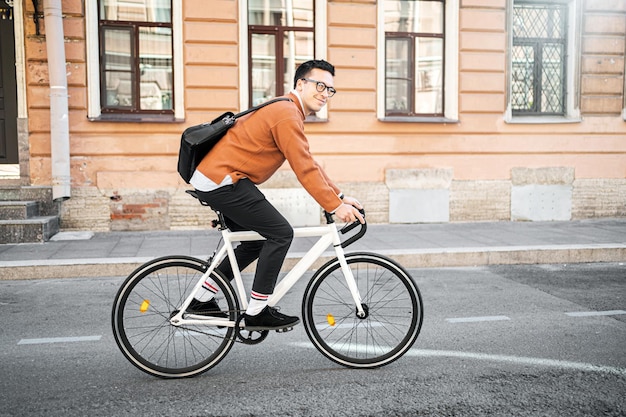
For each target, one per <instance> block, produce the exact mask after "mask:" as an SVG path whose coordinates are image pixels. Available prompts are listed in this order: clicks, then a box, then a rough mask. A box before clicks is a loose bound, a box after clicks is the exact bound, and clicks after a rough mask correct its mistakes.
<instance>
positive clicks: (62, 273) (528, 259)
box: [0, 244, 626, 280]
mask: <svg viewBox="0 0 626 417" xmlns="http://www.w3.org/2000/svg"><path fill="white" fill-rule="evenodd" d="M350 252H351V251H347V253H350ZM369 252H376V253H378V254H380V255H385V256H387V257H389V258H392V259H393V260H395V261H396V262H398V263H399V264H400V265H402V266H404V267H405V268H442V267H461V266H484V265H521V264H556V263H564V264H569V263H592V262H622V261H626V244H594V245H542V246H506V247H488V248H484V247H482V248H439V249H415V250H414V249H405V250H398V249H396V250H376V251H371V250H370V251H369ZM302 255H303V254H302V253H291V254H288V256H287V259H285V263H284V265H283V269H282V271H283V272H286V271H288V270H290V269H291V268H292V267H293V266H294V265H295V264H296V263H297V261H298V260H299V259H300V257H301V256H302ZM205 256H206V255H199V256H196V257H199V258H205ZM333 257H334V253H332V252H327V253H324V254H323V255H322V256H321V257H320V258H319V259H318V260H317V261H316V262H315V263H314V264H313V266H312V267H311V269H316V268H319V267H320V266H321V265H323V264H324V263H325V262H327V261H329V260H330V259H332V258H333ZM154 258H156V257H142V258H91V259H62V260H43V261H42V260H36V261H9V262H3V263H2V265H0V280H26V279H49V278H89V277H105V276H106V277H110V276H120V277H125V276H128V275H129V274H130V273H131V272H132V271H134V270H135V269H136V268H138V267H139V266H141V265H142V264H143V263H145V262H147V261H149V260H151V259H154ZM253 270H254V264H253V265H251V266H250V267H248V269H246V271H253Z"/></svg>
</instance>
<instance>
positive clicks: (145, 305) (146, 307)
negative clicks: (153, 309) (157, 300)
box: [139, 300, 150, 313]
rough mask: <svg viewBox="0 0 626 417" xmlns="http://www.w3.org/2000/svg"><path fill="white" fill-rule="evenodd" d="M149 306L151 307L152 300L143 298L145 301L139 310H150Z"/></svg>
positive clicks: (143, 311)
mask: <svg viewBox="0 0 626 417" xmlns="http://www.w3.org/2000/svg"><path fill="white" fill-rule="evenodd" d="M148 307H150V301H148V300H143V303H141V305H140V306H139V311H141V312H142V313H145V312H146V311H148Z"/></svg>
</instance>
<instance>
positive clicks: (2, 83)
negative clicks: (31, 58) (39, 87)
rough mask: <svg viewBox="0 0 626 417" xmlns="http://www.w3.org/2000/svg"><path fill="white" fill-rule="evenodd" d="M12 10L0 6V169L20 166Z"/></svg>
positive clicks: (6, 6)
mask: <svg viewBox="0 0 626 417" xmlns="http://www.w3.org/2000/svg"><path fill="white" fill-rule="evenodd" d="M18 162H19V161H18V138H17V79H16V76H15V34H14V32H13V8H11V7H9V6H8V5H7V4H6V2H4V1H1V2H0V165H7V164H18Z"/></svg>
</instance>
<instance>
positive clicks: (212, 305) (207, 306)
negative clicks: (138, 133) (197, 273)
mask: <svg viewBox="0 0 626 417" xmlns="http://www.w3.org/2000/svg"><path fill="white" fill-rule="evenodd" d="M186 313H187V314H197V315H199V316H211V317H223V318H228V314H226V313H224V312H223V311H222V309H221V308H220V306H219V304H217V301H215V298H211V299H210V300H209V301H198V300H196V299H195V298H194V299H193V300H191V303H189V307H187V311H186Z"/></svg>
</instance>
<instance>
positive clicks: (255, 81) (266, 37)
mask: <svg viewBox="0 0 626 417" xmlns="http://www.w3.org/2000/svg"><path fill="white" fill-rule="evenodd" d="M314 10H315V4H314V0H286V1H278V0H248V16H247V17H248V48H249V63H248V66H249V67H248V68H249V73H248V76H249V92H248V94H249V103H248V105H250V106H253V105H257V104H259V103H262V102H264V101H267V100H268V99H270V98H273V97H276V96H281V95H283V94H286V93H287V92H289V91H290V90H291V89H292V88H293V77H294V75H295V71H296V68H297V67H298V65H300V64H301V63H303V62H305V61H308V60H310V59H314V57H315V18H314V17H315V13H314Z"/></svg>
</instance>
